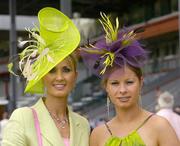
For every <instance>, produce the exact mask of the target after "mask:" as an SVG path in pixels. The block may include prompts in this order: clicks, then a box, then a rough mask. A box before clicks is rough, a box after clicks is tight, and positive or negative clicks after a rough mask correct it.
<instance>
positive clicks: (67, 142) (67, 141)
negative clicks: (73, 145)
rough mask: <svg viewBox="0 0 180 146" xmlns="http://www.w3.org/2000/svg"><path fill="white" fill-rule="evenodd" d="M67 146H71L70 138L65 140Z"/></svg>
mask: <svg viewBox="0 0 180 146" xmlns="http://www.w3.org/2000/svg"><path fill="white" fill-rule="evenodd" d="M63 140H64V144H65V146H70V140H69V138H63Z"/></svg>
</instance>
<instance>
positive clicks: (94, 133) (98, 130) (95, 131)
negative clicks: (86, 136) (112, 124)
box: [91, 124, 106, 137]
mask: <svg viewBox="0 0 180 146" xmlns="http://www.w3.org/2000/svg"><path fill="white" fill-rule="evenodd" d="M105 130H106V127H105V125H104V124H102V125H100V126H97V127H96V128H94V129H93V131H92V133H91V135H92V136H97V135H98V137H100V136H101V135H103V134H104V133H105Z"/></svg>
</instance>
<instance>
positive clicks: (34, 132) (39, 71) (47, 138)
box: [2, 7, 90, 146]
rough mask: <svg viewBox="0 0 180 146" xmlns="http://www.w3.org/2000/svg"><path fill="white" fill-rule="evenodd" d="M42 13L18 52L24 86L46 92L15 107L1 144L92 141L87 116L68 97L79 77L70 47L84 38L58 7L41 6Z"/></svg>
mask: <svg viewBox="0 0 180 146" xmlns="http://www.w3.org/2000/svg"><path fill="white" fill-rule="evenodd" d="M38 19H39V23H40V30H38V29H37V28H36V29H34V30H29V29H28V32H29V33H30V35H31V36H32V39H31V40H28V41H24V42H22V43H24V44H26V43H29V45H28V46H27V47H26V48H25V49H24V50H23V51H22V52H21V53H20V61H19V69H20V71H21V72H22V74H23V76H24V77H25V78H26V79H27V86H26V89H25V92H28V93H43V94H44V97H42V98H40V99H39V100H38V101H37V103H36V104H35V105H33V106H32V107H30V108H29V107H22V108H19V109H16V110H15V111H14V112H13V113H12V115H11V117H10V120H9V122H8V124H7V126H6V128H5V129H4V134H3V140H2V146H13V145H16V146H43V145H44V146H50V145H53V146H88V143H89V131H90V128H89V124H88V121H87V120H86V119H85V118H84V117H82V116H80V115H79V114H77V113H74V112H73V111H72V110H71V109H70V108H69V106H68V101H67V98H68V95H69V94H70V92H71V90H72V89H73V87H74V85H75V81H76V78H77V71H76V63H75V58H74V56H73V55H72V53H73V51H74V50H75V49H76V47H77V46H78V44H79V42H80V34H79V31H78V30H77V28H76V27H75V25H74V24H73V22H72V21H71V20H70V19H69V18H68V17H67V16H65V15H64V14H63V13H61V12H60V11H59V10H57V9H54V8H50V7H46V8H43V9H41V10H40V11H39V13H38ZM37 32H39V33H37ZM9 66H10V67H11V64H10V65H9ZM10 72H12V71H11V70H10ZM12 73H13V72H12Z"/></svg>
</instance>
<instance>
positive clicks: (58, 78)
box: [56, 70, 64, 81]
mask: <svg viewBox="0 0 180 146" xmlns="http://www.w3.org/2000/svg"><path fill="white" fill-rule="evenodd" d="M63 79H64V76H63V73H62V72H61V71H60V70H58V71H57V72H56V80H57V81H61V80H63Z"/></svg>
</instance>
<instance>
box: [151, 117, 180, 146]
mask: <svg viewBox="0 0 180 146" xmlns="http://www.w3.org/2000/svg"><path fill="white" fill-rule="evenodd" d="M151 124H152V125H151V126H152V127H153V128H152V129H153V130H154V132H156V133H157V141H158V143H159V146H169V145H173V146H179V145H180V143H179V140H178V138H177V136H176V133H175V131H174V129H173V128H172V126H171V125H170V123H169V122H168V120H167V119H165V118H164V117H161V116H158V115H154V116H153V117H152V120H151Z"/></svg>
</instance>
